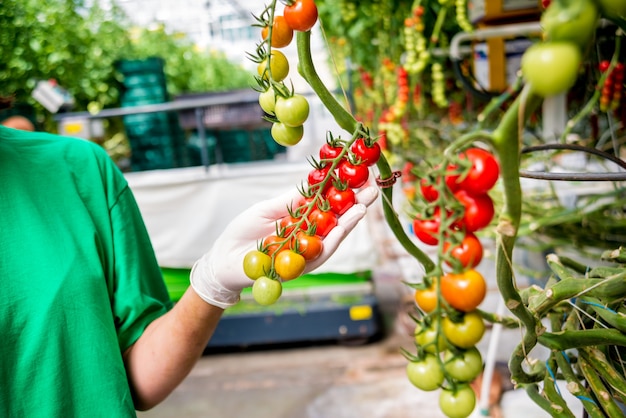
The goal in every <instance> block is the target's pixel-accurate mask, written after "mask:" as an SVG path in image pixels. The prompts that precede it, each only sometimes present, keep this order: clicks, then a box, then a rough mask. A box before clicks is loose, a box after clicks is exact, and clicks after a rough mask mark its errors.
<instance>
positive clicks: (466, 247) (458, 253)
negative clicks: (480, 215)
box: [443, 232, 483, 268]
mask: <svg viewBox="0 0 626 418" xmlns="http://www.w3.org/2000/svg"><path fill="white" fill-rule="evenodd" d="M443 252H444V253H445V254H448V255H449V256H450V257H452V258H453V259H455V260H457V261H458V262H459V264H460V265H461V267H463V268H474V267H476V266H478V265H479V264H480V262H481V260H482V259H483V245H482V244H481V242H480V240H479V239H478V238H477V237H476V235H474V233H473V232H467V233H465V237H463V240H462V241H461V242H460V243H459V244H457V245H455V246H453V247H451V244H450V242H448V241H446V242H444V243H443ZM446 264H448V265H449V266H451V267H454V264H453V263H451V262H450V261H449V260H446Z"/></svg>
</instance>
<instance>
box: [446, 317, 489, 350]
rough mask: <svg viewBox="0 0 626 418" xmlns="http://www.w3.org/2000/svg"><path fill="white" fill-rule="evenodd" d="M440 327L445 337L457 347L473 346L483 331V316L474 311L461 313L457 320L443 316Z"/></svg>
mask: <svg viewBox="0 0 626 418" xmlns="http://www.w3.org/2000/svg"><path fill="white" fill-rule="evenodd" d="M441 328H442V329H443V333H444V335H445V338H446V339H447V340H448V341H449V342H450V343H451V344H453V345H455V346H457V347H459V348H471V347H473V346H475V345H476V344H477V343H478V342H479V341H480V340H481V338H482V337H483V334H484V333H485V323H484V321H483V318H482V317H481V316H480V314H479V313H478V312H476V311H472V312H468V313H465V314H463V316H462V318H461V319H460V320H459V321H458V322H455V321H453V320H452V319H450V317H447V316H446V317H444V318H443V321H442V323H441Z"/></svg>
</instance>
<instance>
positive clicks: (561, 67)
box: [521, 42, 582, 97]
mask: <svg viewBox="0 0 626 418" xmlns="http://www.w3.org/2000/svg"><path fill="white" fill-rule="evenodd" d="M581 62H582V54H581V52H580V48H579V47H578V46H577V45H576V44H573V43H571V42H540V43H535V44H533V45H531V46H530V47H528V49H526V51H525V52H524V55H522V61H521V69H522V75H523V76H524V79H525V80H526V82H528V83H530V85H531V88H532V90H533V91H534V92H535V93H537V94H538V95H540V96H542V97H547V96H554V95H557V94H560V93H563V92H565V91H567V90H569V89H570V88H572V86H573V85H574V84H575V83H576V80H577V78H578V70H579V68H580V64H581Z"/></svg>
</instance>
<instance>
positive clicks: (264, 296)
mask: <svg viewBox="0 0 626 418" xmlns="http://www.w3.org/2000/svg"><path fill="white" fill-rule="evenodd" d="M282 293H283V285H282V284H281V283H280V281H278V280H276V279H271V278H269V277H267V276H261V277H259V278H258V279H256V280H255V281H254V284H253V285H252V297H253V298H254V300H255V301H256V302H257V303H258V304H259V305H264V306H267V305H272V304H273V303H276V301H277V300H278V299H279V298H280V295H281V294H282Z"/></svg>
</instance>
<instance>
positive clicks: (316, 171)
mask: <svg viewBox="0 0 626 418" xmlns="http://www.w3.org/2000/svg"><path fill="white" fill-rule="evenodd" d="M329 172H330V165H326V166H323V167H315V168H313V170H311V171H309V174H308V175H307V182H308V183H309V187H311V189H313V190H316V189H317V188H319V186H317V187H314V186H316V185H318V184H320V183H321V182H323V181H324V180H326V178H327V177H328V176H329V175H330V174H329ZM330 186H332V182H331V180H330V179H329V180H328V181H327V182H326V184H325V185H324V190H322V193H324V192H326V191H327V190H328V189H329V188H330Z"/></svg>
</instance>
